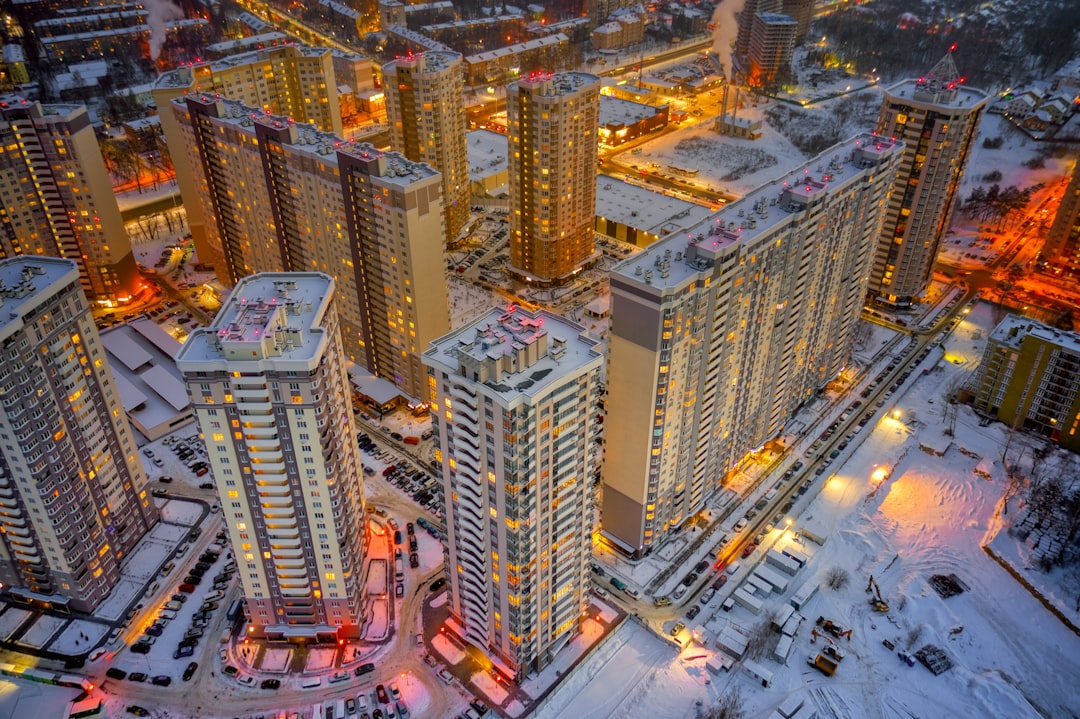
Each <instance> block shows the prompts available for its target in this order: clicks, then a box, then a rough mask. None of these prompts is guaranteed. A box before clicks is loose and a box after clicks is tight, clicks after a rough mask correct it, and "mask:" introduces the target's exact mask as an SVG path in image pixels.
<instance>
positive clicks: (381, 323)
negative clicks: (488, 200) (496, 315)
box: [169, 94, 450, 397]
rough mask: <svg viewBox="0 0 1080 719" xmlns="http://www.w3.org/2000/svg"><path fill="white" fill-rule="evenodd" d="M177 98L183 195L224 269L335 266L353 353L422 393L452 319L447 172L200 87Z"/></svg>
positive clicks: (238, 274) (231, 273)
mask: <svg viewBox="0 0 1080 719" xmlns="http://www.w3.org/2000/svg"><path fill="white" fill-rule="evenodd" d="M169 109H170V110H171V112H172V114H173V116H174V118H175V120H176V124H177V127H178V128H179V131H180V132H179V136H180V138H181V142H182V145H181V147H182V150H180V151H181V152H184V153H187V156H188V157H187V162H188V163H189V165H190V166H191V167H194V168H198V170H199V172H198V175H197V176H196V177H195V178H194V179H195V180H196V182H194V183H193V188H192V192H193V194H192V195H184V198H185V199H184V204H185V206H186V207H187V208H189V211H190V208H192V206H197V207H198V208H199V211H200V213H201V214H202V216H203V217H205V218H206V225H205V230H206V233H205V237H206V241H207V242H208V243H209V244H210V245H212V246H214V247H215V248H219V249H216V253H217V254H218V255H219V256H220V257H222V258H223V261H222V267H221V268H219V270H218V272H219V275H224V276H225V277H226V278H227V280H228V284H230V285H231V284H234V283H235V282H238V281H239V280H240V279H241V278H242V277H245V276H246V275H249V274H252V273H255V272H280V271H286V272H288V271H316V272H325V273H327V274H329V275H331V276H332V277H334V279H335V282H336V287H337V290H338V307H339V313H340V316H341V330H342V338H343V340H344V347H345V353H346V355H347V356H348V357H349V358H350V359H352V360H353V361H356V362H358V363H361V364H364V365H365V366H366V367H367V368H368V369H369V370H370V371H372V372H373V373H375V374H377V375H379V376H380V377H383V378H385V379H388V380H390V381H392V382H394V383H395V384H396V385H398V387H400V388H401V389H402V391H403V392H405V393H406V394H408V395H409V396H411V397H419V396H421V395H424V394H426V382H427V380H426V375H425V373H424V370H423V367H422V365H421V363H420V354H421V352H422V351H423V349H424V348H425V347H427V345H428V343H429V342H430V341H431V340H433V339H435V338H436V337H440V336H441V335H443V334H445V333H446V332H448V331H449V329H450V312H449V302H448V299H447V289H446V277H445V274H444V266H443V237H444V233H443V213H442V190H441V188H442V180H441V178H440V176H439V173H438V172H436V171H434V170H433V169H432V168H431V167H430V166H429V165H426V164H423V163H417V162H412V161H410V160H407V159H405V158H404V157H402V156H401V155H400V154H398V153H394V152H382V151H380V150H377V149H375V148H374V147H372V146H371V145H367V144H363V143H354V142H351V141H344V140H342V139H341V138H340V137H338V136H336V135H333V134H331V133H327V132H322V131H320V130H318V129H317V128H315V127H313V126H310V125H299V124H298V123H295V122H292V121H290V120H289V118H286V117H281V116H278V115H266V114H264V113H261V112H259V111H258V110H256V109H254V108H251V107H247V106H244V105H243V104H242V103H239V102H235V101H230V100H222V99H219V98H216V97H213V96H209V95H202V94H196V95H191V96H187V97H184V98H176V99H175V100H173V101H171V102H170V106H169Z"/></svg>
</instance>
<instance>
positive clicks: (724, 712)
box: [701, 686, 746, 719]
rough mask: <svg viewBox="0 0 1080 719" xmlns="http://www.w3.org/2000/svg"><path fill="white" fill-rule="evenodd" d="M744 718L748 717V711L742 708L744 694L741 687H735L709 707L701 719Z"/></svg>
mask: <svg viewBox="0 0 1080 719" xmlns="http://www.w3.org/2000/svg"><path fill="white" fill-rule="evenodd" d="M744 716H746V710H744V709H743V708H742V693H741V692H740V691H739V687H737V686H735V687H732V688H731V690H730V691H727V692H725V693H724V695H723V696H722V697H720V700H719V701H717V702H716V703H715V704H713V705H712V706H711V707H709V708H708V710H706V711H705V713H704V714H702V715H701V719H743V717H744Z"/></svg>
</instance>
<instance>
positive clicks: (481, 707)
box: [469, 700, 488, 716]
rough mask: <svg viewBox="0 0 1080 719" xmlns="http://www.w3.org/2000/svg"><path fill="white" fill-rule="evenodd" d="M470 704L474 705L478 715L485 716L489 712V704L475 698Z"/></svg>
mask: <svg viewBox="0 0 1080 719" xmlns="http://www.w3.org/2000/svg"><path fill="white" fill-rule="evenodd" d="M469 706H471V707H472V709H473V711H474V712H476V715H477V716H484V715H485V714H487V712H488V708H487V705H485V704H483V703H481V702H478V701H475V700H473V701H471V702H469Z"/></svg>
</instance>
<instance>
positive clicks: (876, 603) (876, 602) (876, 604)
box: [866, 574, 889, 612]
mask: <svg viewBox="0 0 1080 719" xmlns="http://www.w3.org/2000/svg"><path fill="white" fill-rule="evenodd" d="M866 591H867V592H868V593H869V592H873V594H874V596H872V597H870V606H871V607H873V608H874V611H875V612H887V611H889V604H888V602H886V601H885V600H884V599H882V598H881V587H879V586H878V583H877V582H875V581H874V575H873V574H871V575H870V581H869V582H867V584H866Z"/></svg>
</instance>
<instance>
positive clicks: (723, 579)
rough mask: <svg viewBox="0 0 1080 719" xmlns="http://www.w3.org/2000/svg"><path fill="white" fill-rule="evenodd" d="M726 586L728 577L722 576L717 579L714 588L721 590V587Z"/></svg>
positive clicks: (713, 584)
mask: <svg viewBox="0 0 1080 719" xmlns="http://www.w3.org/2000/svg"><path fill="white" fill-rule="evenodd" d="M725 584H727V575H726V574H721V575H720V576H719V577H717V578H716V581H715V582H713V583H712V588H713V589H720V587H722V586H724V585H725Z"/></svg>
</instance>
